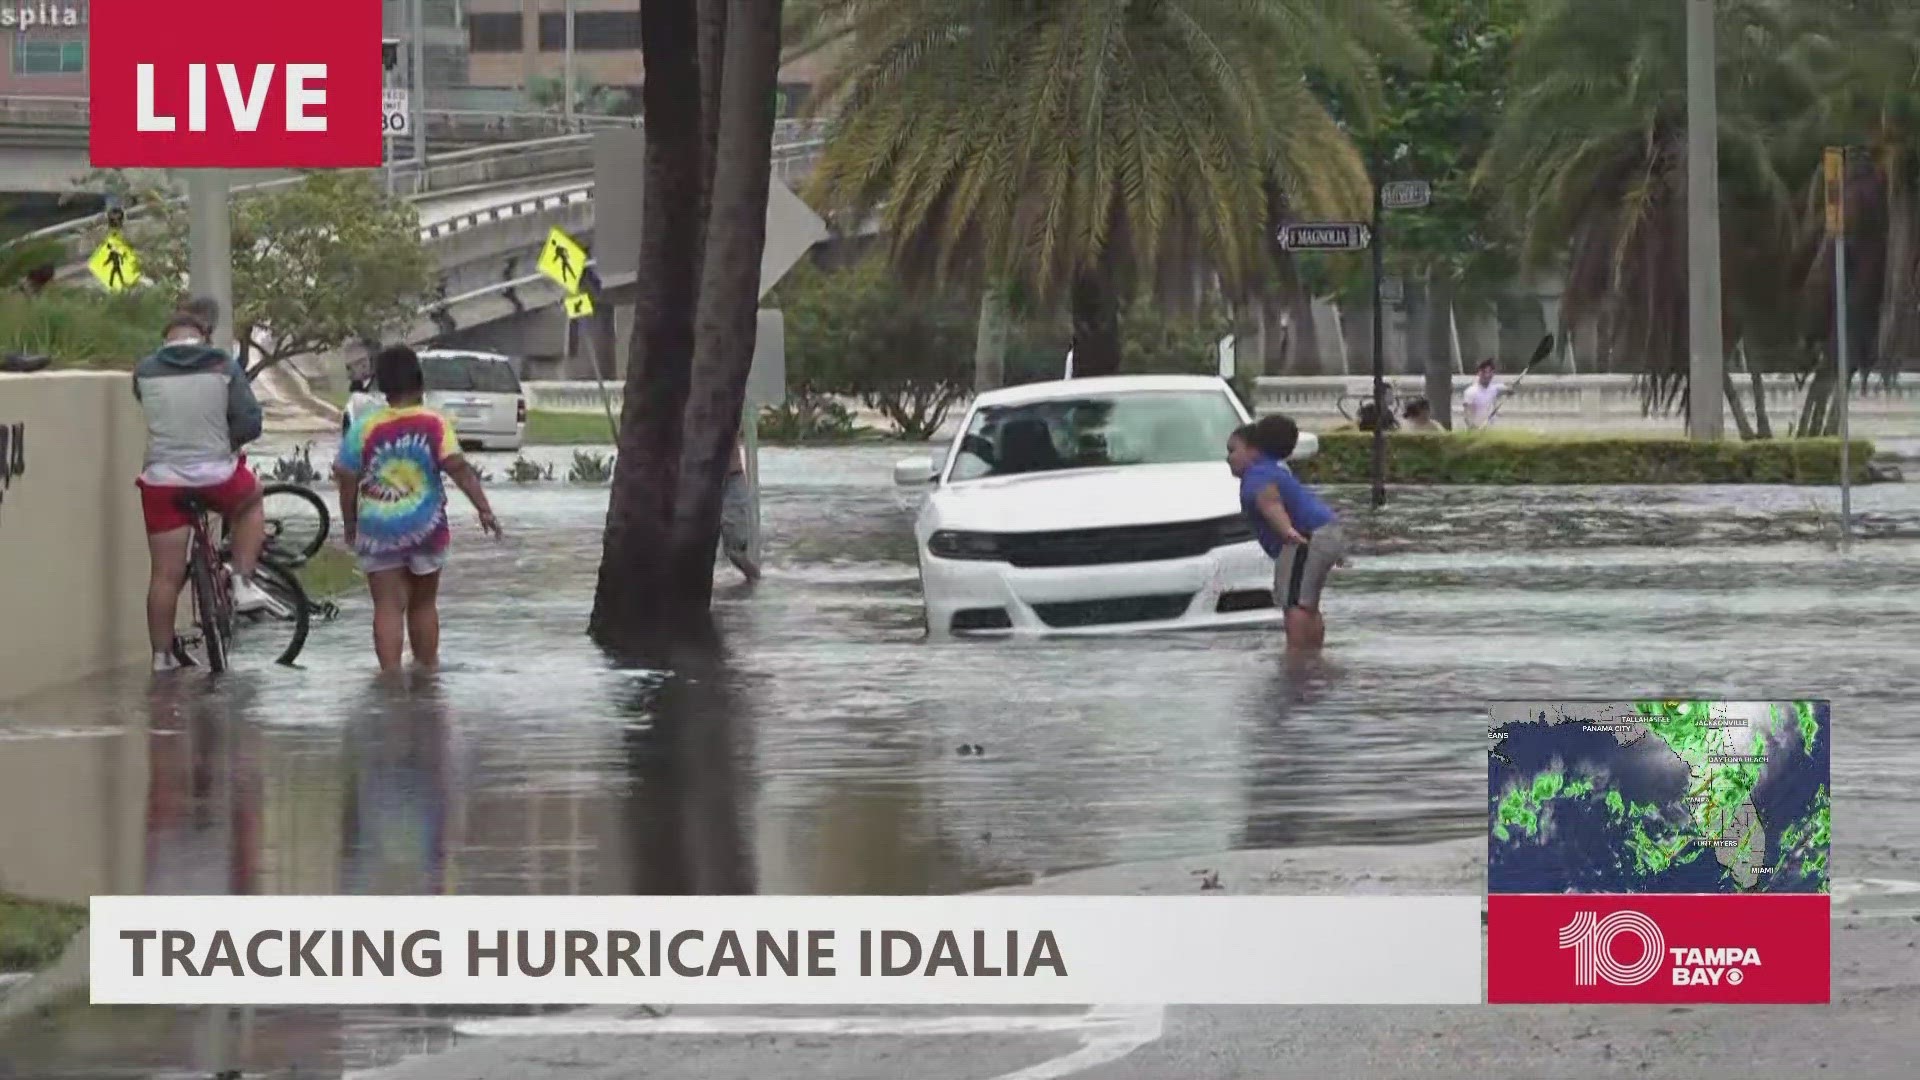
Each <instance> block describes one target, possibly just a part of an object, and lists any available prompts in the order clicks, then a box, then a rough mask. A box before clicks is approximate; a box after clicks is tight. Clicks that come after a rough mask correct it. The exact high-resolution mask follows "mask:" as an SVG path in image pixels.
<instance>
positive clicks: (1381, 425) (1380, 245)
mask: <svg viewBox="0 0 1920 1080" xmlns="http://www.w3.org/2000/svg"><path fill="white" fill-rule="evenodd" d="M1372 247H1373V508H1374V509H1376V510H1378V509H1379V508H1380V507H1382V506H1385V505H1386V502H1387V357H1386V337H1387V329H1386V326H1387V323H1386V306H1385V297H1386V288H1385V285H1384V282H1385V277H1386V256H1385V251H1386V247H1387V215H1386V197H1385V189H1384V187H1383V186H1382V181H1381V179H1380V176H1379V170H1378V169H1376V170H1375V175H1374V180H1373V244H1372Z"/></svg>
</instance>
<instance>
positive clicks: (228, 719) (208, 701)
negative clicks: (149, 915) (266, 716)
mask: <svg viewBox="0 0 1920 1080" xmlns="http://www.w3.org/2000/svg"><path fill="white" fill-rule="evenodd" d="M254 678H255V677H250V676H248V675H235V676H229V677H227V678H223V679H222V680H221V681H220V683H219V685H218V686H217V687H214V688H211V689H210V688H209V687H208V686H207V685H206V684H204V683H200V682H197V681H194V680H191V679H188V678H167V679H156V680H155V681H154V685H153V688H152V689H151V690H150V691H149V695H148V727H147V737H148V740H149V745H150V749H149V753H148V760H149V762H150V763H151V764H150V770H151V776H150V780H149V783H148V787H147V860H146V891H147V892H149V893H155V894H162V895H174V896H208V895H219V894H222V893H230V894H234V895H240V896H245V895H251V894H253V893H256V892H259V891H261V890H260V880H259V871H260V824H261V805H260V804H261V794H262V784H261V747H260V733H259V728H258V726H257V725H256V724H255V723H254V722H253V718H252V717H251V716H250V715H249V710H250V708H251V705H252V702H253V701H254V700H255V698H256V697H257V695H258V686H257V684H256V682H255V681H254Z"/></svg>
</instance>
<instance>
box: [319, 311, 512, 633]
mask: <svg viewBox="0 0 1920 1080" xmlns="http://www.w3.org/2000/svg"><path fill="white" fill-rule="evenodd" d="M373 377H374V382H375V384H376V385H377V386H378V387H379V389H380V393H381V394H382V395H384V396H385V397H386V399H387V405H386V407H385V408H382V409H377V410H374V411H372V412H369V413H367V414H365V415H364V416H360V417H358V418H356V419H355V420H354V422H353V424H352V426H351V427H349V428H348V429H347V434H346V437H345V438H343V439H342V440H341V441H340V453H339V456H338V457H337V458H336V459H335V460H334V464H333V471H334V476H335V479H336V480H338V481H339V486H340V524H341V528H342V531H343V533H344V535H345V538H346V541H347V544H348V545H349V546H351V547H352V548H353V550H354V554H356V555H358V556H359V559H360V569H361V571H362V572H364V573H365V574H366V575H367V588H368V591H370V592H371V593H372V594H373V651H374V654H375V655H376V656H377V657H378V658H379V660H380V669H381V670H382V671H393V670H396V669H398V668H399V667H400V654H401V650H402V646H403V644H406V643H411V644H412V646H413V662H414V663H415V664H417V665H419V666H421V667H425V668H431V667H434V666H436V665H437V664H438V663H439V661H440V609H439V604H438V599H439V595H440V570H441V568H442V567H444V566H445V565H446V560H447V544H448V541H449V539H450V536H449V531H448V529H447V489H446V486H445V485H444V484H442V483H441V479H440V478H441V476H442V475H443V474H444V475H445V476H447V477H449V478H451V479H452V480H453V482H454V483H455V484H456V485H458V486H459V488H460V491H461V492H462V493H463V494H465V495H466V497H467V500H468V501H469V502H471V503H473V508H474V509H475V510H477V511H479V512H480V528H481V529H482V530H484V531H485V532H487V533H489V534H491V535H493V536H495V537H498V536H499V535H500V522H499V520H498V519H497V518H495V517H494V516H493V507H492V506H491V505H490V504H489V503H488V502H487V493H486V491H485V490H483V489H482V488H481V486H480V477H479V475H478V474H476V473H475V472H474V471H473V466H471V465H469V464H467V459H466V458H465V457H464V456H462V455H461V453H460V440H459V439H458V438H457V437H456V436H455V435H454V432H453V423H452V422H451V421H449V420H448V419H447V418H446V417H444V416H441V415H440V414H439V413H437V412H434V411H433V410H432V409H429V408H427V407H426V406H424V405H422V404H421V403H420V402H421V397H422V395H424V394H425V392H426V378H425V376H424V375H423V374H422V373H421V370H420V358H419V357H418V356H416V355H415V354H414V352H413V350H412V349H409V348H407V347H406V346H404V345H396V346H393V347H392V348H388V349H384V350H382V351H381V352H380V354H379V355H378V356H376V357H374V360H373Z"/></svg>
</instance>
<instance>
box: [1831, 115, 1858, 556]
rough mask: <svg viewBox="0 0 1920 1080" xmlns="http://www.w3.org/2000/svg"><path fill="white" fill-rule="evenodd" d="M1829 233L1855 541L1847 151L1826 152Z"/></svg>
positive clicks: (1848, 527) (1845, 497)
mask: <svg viewBox="0 0 1920 1080" xmlns="http://www.w3.org/2000/svg"><path fill="white" fill-rule="evenodd" d="M1826 173H1827V235H1829V236H1831V237H1832V238H1833V321H1834V343H1835V346H1836V348H1835V349H1834V354H1835V355H1834V365H1835V368H1836V370H1835V371H1834V375H1835V382H1834V398H1833V407H1834V408H1835V409H1837V410H1839V414H1840V542H1841V543H1842V544H1851V543H1852V542H1853V468H1852V466H1853V460H1852V458H1853V454H1852V449H1853V448H1852V447H1851V446H1850V445H1849V439H1850V438H1851V436H1852V432H1851V431H1849V430H1848V428H1849V426H1850V424H1849V420H1850V418H1849V416H1848V413H1850V412H1851V411H1852V405H1853V364H1852V362H1851V360H1850V359H1849V358H1848V355H1847V344H1848V342H1847V151H1846V150H1845V149H1844V148H1842V147H1835V148H1832V149H1829V150H1828V151H1827V154H1826Z"/></svg>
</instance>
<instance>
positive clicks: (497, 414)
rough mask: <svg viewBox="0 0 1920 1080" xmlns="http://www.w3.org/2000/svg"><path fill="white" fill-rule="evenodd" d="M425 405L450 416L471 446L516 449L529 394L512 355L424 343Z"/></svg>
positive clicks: (464, 444)
mask: <svg viewBox="0 0 1920 1080" xmlns="http://www.w3.org/2000/svg"><path fill="white" fill-rule="evenodd" d="M420 368H421V371H422V372H423V373H424V374H425V375H426V379H427V393H426V405H427V407H428V408H430V409H433V410H435V411H436V412H439V413H441V414H442V415H444V416H446V418H447V419H449V420H451V421H453V430H454V433H455V434H456V435H458V436H459V437H460V445H461V446H462V447H464V448H466V449H469V450H518V449H520V445H521V443H522V442H524V441H525V440H526V437H527V397H526V393H525V391H524V390H523V389H522V388H521V386H520V376H519V374H518V373H517V372H515V371H514V370H513V361H512V360H510V359H508V358H507V357H504V356H501V355H500V354H499V353H483V352H472V351H469V350H466V349H426V350H423V351H422V352H421V353H420Z"/></svg>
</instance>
